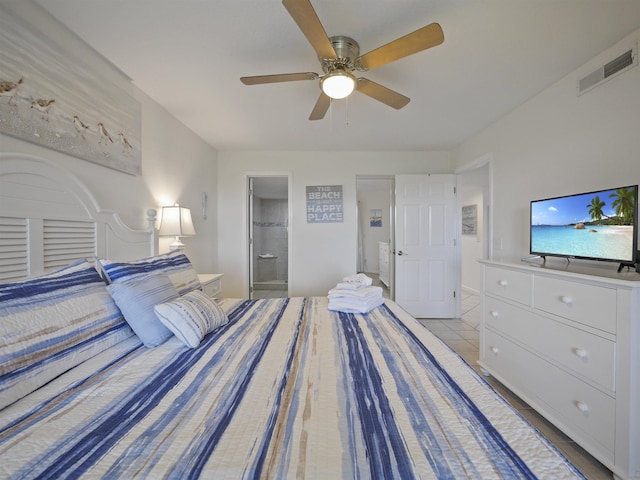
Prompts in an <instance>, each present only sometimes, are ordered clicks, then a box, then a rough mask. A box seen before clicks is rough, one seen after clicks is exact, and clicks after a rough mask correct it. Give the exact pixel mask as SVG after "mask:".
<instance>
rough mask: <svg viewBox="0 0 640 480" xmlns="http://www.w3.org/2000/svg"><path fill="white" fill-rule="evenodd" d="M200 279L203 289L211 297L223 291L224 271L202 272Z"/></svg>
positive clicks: (199, 275)
mask: <svg viewBox="0 0 640 480" xmlns="http://www.w3.org/2000/svg"><path fill="white" fill-rule="evenodd" d="M198 280H200V283H201V284H202V291H203V292H204V293H206V294H207V295H209V296H210V297H211V298H215V297H216V295H218V294H219V293H220V292H221V291H222V273H200V274H198Z"/></svg>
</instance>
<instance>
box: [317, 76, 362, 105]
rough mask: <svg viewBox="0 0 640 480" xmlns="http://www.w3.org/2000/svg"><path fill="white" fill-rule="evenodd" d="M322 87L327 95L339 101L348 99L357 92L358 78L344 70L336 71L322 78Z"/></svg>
mask: <svg viewBox="0 0 640 480" xmlns="http://www.w3.org/2000/svg"><path fill="white" fill-rule="evenodd" d="M320 87H321V88H322V91H323V92H324V93H325V95H327V96H328V97H331V98H333V99H335V100H339V99H341V98H345V97H348V96H349V95H351V93H352V92H353V90H355V88H356V77H354V76H353V75H352V74H350V73H349V72H345V71H344V70H336V71H334V72H331V73H329V74H327V75H325V76H324V77H322V79H321V80H320Z"/></svg>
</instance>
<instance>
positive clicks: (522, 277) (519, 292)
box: [484, 266, 531, 305]
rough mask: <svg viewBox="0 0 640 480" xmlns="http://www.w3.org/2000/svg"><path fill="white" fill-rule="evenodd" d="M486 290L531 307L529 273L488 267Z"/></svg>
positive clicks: (485, 279)
mask: <svg viewBox="0 0 640 480" xmlns="http://www.w3.org/2000/svg"><path fill="white" fill-rule="evenodd" d="M484 288H485V290H486V292H487V293H492V294H494V295H499V296H501V297H504V298H507V299H509V300H513V301H514V302H519V303H523V304H525V305H531V275H530V274H528V273H524V272H516V271H514V270H509V269H506V268H496V267H490V266H486V267H485V269H484Z"/></svg>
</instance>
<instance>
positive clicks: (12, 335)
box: [0, 260, 133, 408]
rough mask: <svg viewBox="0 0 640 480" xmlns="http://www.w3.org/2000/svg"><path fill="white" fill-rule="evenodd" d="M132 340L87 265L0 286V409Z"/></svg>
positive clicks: (84, 262) (108, 296)
mask: <svg viewBox="0 0 640 480" xmlns="http://www.w3.org/2000/svg"><path fill="white" fill-rule="evenodd" d="M131 335H133V332H132V331H131V329H130V328H129V326H128V325H127V323H126V322H125V321H124V319H123V318H122V314H121V313H120V310H119V309H118V307H117V306H116V304H115V303H114V302H113V300H112V299H111V296H110V295H109V292H108V291H107V289H106V286H105V284H104V281H103V280H102V279H101V278H100V275H98V272H97V271H96V270H95V268H94V267H93V266H92V265H91V264H90V263H89V262H87V261H85V260H81V261H79V262H76V263H73V264H71V265H69V266H68V267H65V268H63V269H62V270H59V271H57V272H54V273H51V274H48V275H44V276H41V277H38V278H34V279H30V280H25V281H22V282H15V283H4V284H0V408H3V407H5V406H7V405H9V404H11V403H13V402H15V401H16V400H18V399H19V398H22V397H23V396H25V395H27V394H29V393H31V392H32V391H34V390H36V389H37V388H39V387H41V386H42V385H44V384H45V383H47V382H49V381H50V380H52V379H53V378H55V377H57V376H58V375H60V374H61V373H63V372H65V371H67V370H69V369H70V368H72V367H74V366H76V365H78V364H80V363H81V362H83V361H84V360H86V359H88V358H91V357H93V356H94V355H97V354H98V353H100V352H102V351H103V350H106V349H107V348H109V347H111V346H112V345H115V344H116V343H118V342H121V341H122V340H124V339H126V338H128V337H130V336H131Z"/></svg>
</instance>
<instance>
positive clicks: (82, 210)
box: [0, 153, 158, 282]
mask: <svg viewBox="0 0 640 480" xmlns="http://www.w3.org/2000/svg"><path fill="white" fill-rule="evenodd" d="M147 221H148V222H149V226H148V228H147V229H146V230H133V229H131V228H129V227H128V226H126V225H125V224H124V223H123V222H122V220H121V219H120V217H119V216H118V215H117V213H115V212H111V211H105V210H101V209H100V207H99V206H98V204H97V203H96V201H95V199H94V197H93V195H92V194H91V193H90V192H89V190H88V189H87V188H86V187H85V186H84V185H83V184H82V183H81V182H80V181H79V180H78V179H77V178H76V177H75V176H74V175H72V174H71V173H69V172H67V171H66V170H64V169H62V168H60V167H59V166H57V165H55V164H54V163H52V162H50V161H48V160H45V159H42V158H38V157H34V156H31V155H24V154H16V153H0V282H3V281H13V280H20V279H24V278H27V277H33V276H36V275H41V274H42V273H46V272H50V271H53V270H56V269H58V268H61V267H63V266H65V265H67V264H69V263H71V262H72V261H74V260H79V259H82V258H87V259H89V260H91V261H92V260H93V257H94V256H98V257H102V258H108V259H110V260H132V259H136V258H142V257H148V256H151V255H155V254H156V253H157V251H158V234H157V230H156V227H155V222H156V211H155V210H148V211H147Z"/></svg>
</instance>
